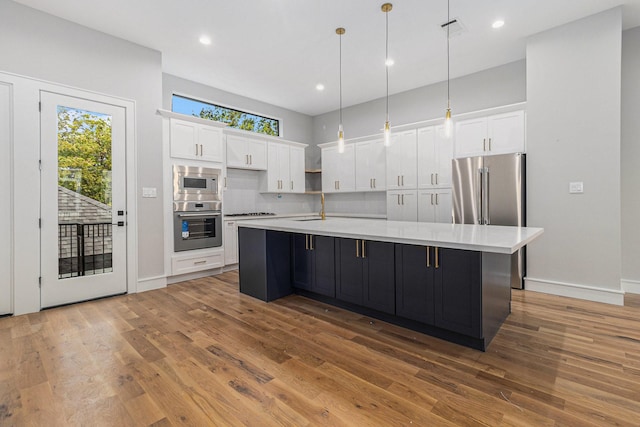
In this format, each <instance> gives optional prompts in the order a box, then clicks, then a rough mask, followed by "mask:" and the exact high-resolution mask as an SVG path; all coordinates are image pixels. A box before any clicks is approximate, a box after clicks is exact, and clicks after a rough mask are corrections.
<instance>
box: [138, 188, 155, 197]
mask: <svg viewBox="0 0 640 427" xmlns="http://www.w3.org/2000/svg"><path fill="white" fill-rule="evenodd" d="M142 197H144V198H155V197H158V190H157V189H156V188H155V187H142Z"/></svg>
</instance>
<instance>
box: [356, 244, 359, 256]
mask: <svg viewBox="0 0 640 427" xmlns="http://www.w3.org/2000/svg"><path fill="white" fill-rule="evenodd" d="M356 258H360V240H356Z"/></svg>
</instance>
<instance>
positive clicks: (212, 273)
mask: <svg viewBox="0 0 640 427" xmlns="http://www.w3.org/2000/svg"><path fill="white" fill-rule="evenodd" d="M222 269H223V267H219V268H214V269H211V270H204V271H196V272H195V273H185V274H180V275H178V276H171V277H167V285H173V284H174V283H178V282H184V281H186V280H194V279H201V278H203V277H209V276H217V275H218V274H221V273H222Z"/></svg>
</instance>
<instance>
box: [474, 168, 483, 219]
mask: <svg viewBox="0 0 640 427" xmlns="http://www.w3.org/2000/svg"><path fill="white" fill-rule="evenodd" d="M482 171H483V168H478V179H477V180H475V186H476V203H475V204H476V206H477V209H478V211H477V213H478V224H484V222H483V218H482V214H483V212H484V210H483V204H482V193H483V191H482V185H483V184H484V174H483V173H482Z"/></svg>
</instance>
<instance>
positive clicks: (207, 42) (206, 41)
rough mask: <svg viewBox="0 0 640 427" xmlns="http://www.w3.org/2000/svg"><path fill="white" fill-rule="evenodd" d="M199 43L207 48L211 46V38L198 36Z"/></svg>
mask: <svg viewBox="0 0 640 427" xmlns="http://www.w3.org/2000/svg"><path fill="white" fill-rule="evenodd" d="M200 43H202V44H203V45H205V46H208V45H210V44H211V37H209V36H204V35H203V36H200Z"/></svg>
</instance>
